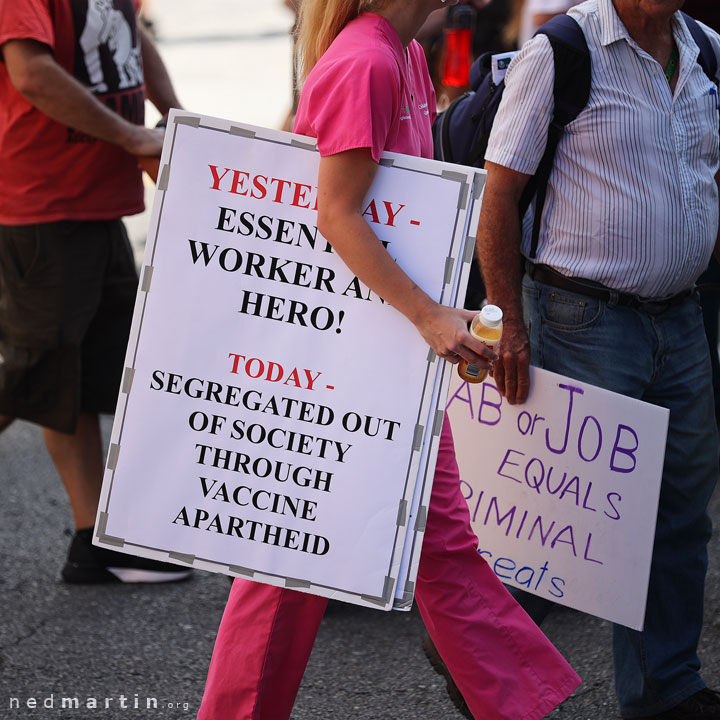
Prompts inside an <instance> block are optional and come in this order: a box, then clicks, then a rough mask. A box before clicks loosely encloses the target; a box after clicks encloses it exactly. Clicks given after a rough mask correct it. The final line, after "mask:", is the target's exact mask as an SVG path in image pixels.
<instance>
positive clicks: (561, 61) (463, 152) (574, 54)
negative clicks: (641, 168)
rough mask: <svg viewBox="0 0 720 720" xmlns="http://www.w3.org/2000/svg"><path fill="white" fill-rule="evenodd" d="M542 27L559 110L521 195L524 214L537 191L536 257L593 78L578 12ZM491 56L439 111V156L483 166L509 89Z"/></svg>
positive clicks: (710, 56)
mask: <svg viewBox="0 0 720 720" xmlns="http://www.w3.org/2000/svg"><path fill="white" fill-rule="evenodd" d="M682 14H683V17H684V18H685V22H686V23H687V26H688V29H689V30H690V32H691V34H692V36H693V39H694V40H695V43H696V44H697V46H698V47H699V48H700V56H699V57H698V62H699V64H700V66H701V67H702V69H703V70H704V72H705V74H706V75H707V76H708V77H709V78H710V80H712V82H713V83H714V82H715V76H716V74H717V68H718V65H717V57H716V56H715V53H714V51H713V48H712V45H711V44H710V40H709V39H708V37H707V35H706V34H705V32H704V31H703V30H702V28H701V27H700V26H699V25H698V23H697V22H696V21H695V20H693V18H691V17H690V16H689V15H686V14H685V13H682ZM540 33H542V34H543V35H547V37H548V40H549V41H550V45H551V47H552V49H553V59H554V62H555V85H554V90H553V95H554V103H555V110H554V113H553V117H552V120H551V122H550V127H549V130H548V141H547V146H546V147H545V152H544V153H543V156H542V159H541V161H540V165H539V166H538V169H537V172H536V173H535V175H533V177H532V178H531V179H530V181H529V182H528V184H527V186H526V187H525V191H524V192H523V195H522V198H521V199H520V217H524V216H525V212H526V211H527V209H528V207H529V206H530V202H531V201H532V199H533V197H535V196H537V200H536V203H535V217H534V218H533V232H532V240H531V246H530V257H531V258H534V257H535V254H536V252H537V244H538V238H539V236H540V224H541V220H542V209H543V207H544V204H545V194H546V190H547V183H548V179H549V177H550V172H551V170H552V166H553V162H554V158H555V151H556V149H557V145H558V142H559V141H560V138H561V137H562V134H563V132H564V129H565V126H566V125H567V124H568V123H569V122H571V121H572V120H574V119H575V118H576V117H577V116H578V115H579V114H580V112H581V111H582V109H583V108H584V107H585V106H586V105H587V102H588V100H589V98H590V83H591V65H590V52H589V51H588V47H587V42H586V40H585V35H584V34H583V32H582V29H581V28H580V26H579V25H578V23H577V22H576V21H575V20H573V18H571V17H570V16H569V15H557V16H555V17H554V18H551V19H550V20H549V21H548V22H546V23H545V24H544V25H543V26H542V27H541V28H540V29H539V30H538V31H537V33H536V34H540ZM490 62H491V54H490V53H485V54H483V55H481V56H480V57H479V58H478V59H477V60H476V61H475V62H474V63H473V65H472V68H471V69H470V87H471V88H472V91H470V92H467V93H465V94H464V95H461V96H460V97H459V98H456V99H455V100H454V101H453V102H452V103H451V104H450V106H449V107H448V108H447V110H445V111H444V112H442V113H440V114H438V116H437V118H436V119H435V123H434V125H433V143H434V157H435V159H436V160H443V161H445V162H454V163H459V164H461V165H471V166H473V167H479V168H482V167H483V166H484V164H485V152H486V150H487V146H488V140H489V138H490V131H491V130H492V124H493V121H494V120H495V115H496V113H497V109H498V106H499V105H500V100H501V99H502V95H503V91H504V89H505V83H504V82H500V83H499V84H498V85H495V84H494V83H493V80H492V73H491V72H490ZM474 264H475V263H473V265H474ZM478 278H479V273H478V272H477V269H476V268H473V270H472V275H471V280H470V282H471V286H472V284H473V283H474V282H475V283H476V282H477V279H478ZM471 294H472V287H469V288H468V299H467V300H466V306H470V305H471V306H473V307H479V305H478V302H477V299H473V300H472V301H471V300H470V296H471ZM482 299H483V298H480V300H482Z"/></svg>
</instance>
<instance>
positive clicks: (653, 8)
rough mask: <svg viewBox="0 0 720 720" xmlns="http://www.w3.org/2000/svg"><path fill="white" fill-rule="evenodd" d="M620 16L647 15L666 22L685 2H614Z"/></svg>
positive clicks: (669, 0)
mask: <svg viewBox="0 0 720 720" xmlns="http://www.w3.org/2000/svg"><path fill="white" fill-rule="evenodd" d="M613 2H614V3H615V7H616V9H617V11H618V13H619V14H620V15H623V14H624V13H630V14H632V15H641V16H642V15H645V16H646V17H647V18H648V19H651V20H659V21H662V20H666V19H667V18H670V17H671V16H672V14H673V13H675V12H676V11H677V10H679V9H680V8H681V7H682V6H683V5H684V4H685V0H613Z"/></svg>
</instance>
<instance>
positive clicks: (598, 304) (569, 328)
mask: <svg viewBox="0 0 720 720" xmlns="http://www.w3.org/2000/svg"><path fill="white" fill-rule="evenodd" d="M539 302H540V314H541V317H542V320H543V323H544V324H546V325H549V326H550V327H554V328H556V329H558V330H563V331H565V332H576V331H578V330H586V329H587V328H590V327H592V326H593V325H595V324H596V323H597V322H598V320H599V319H600V317H601V316H602V314H603V311H604V309H605V303H604V302H602V301H601V300H598V299H597V298H590V297H586V296H584V295H577V294H575V293H571V292H566V291H564V290H556V289H555V288H548V289H547V291H545V292H543V293H541V295H540V299H539Z"/></svg>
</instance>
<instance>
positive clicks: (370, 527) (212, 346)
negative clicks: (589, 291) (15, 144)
mask: <svg viewBox="0 0 720 720" xmlns="http://www.w3.org/2000/svg"><path fill="white" fill-rule="evenodd" d="M318 163H319V156H318V154H317V152H316V151H315V145H314V142H313V141H311V140H310V139H308V138H302V137H299V136H293V135H290V134H287V133H279V132H276V131H272V130H265V129H261V128H253V127H249V126H243V125H239V124H236V123H231V122H229V121H224V120H217V119H214V118H206V117H200V116H194V115H188V114H187V113H174V114H173V115H171V118H170V122H169V125H168V136H167V138H166V143H165V147H164V150H163V157H162V161H161V174H160V180H159V182H158V193H157V198H156V202H155V205H154V208H153V216H152V222H151V233H150V237H149V244H148V249H147V252H146V257H145V262H144V267H143V273H142V277H141V288H140V292H139V294H138V301H137V305H136V312H135V316H134V319H133V329H132V333H131V341H130V346H129V349H128V356H127V361H126V366H127V367H126V372H125V376H124V380H123V388H122V392H121V395H120V398H119V403H118V412H117V415H116V420H115V424H114V426H113V432H112V439H111V448H110V453H109V457H108V464H107V470H106V475H105V481H104V484H103V494H102V498H101V503H100V510H99V514H98V524H97V530H96V542H98V543H99V544H102V545H106V546H109V547H114V548H118V549H121V550H124V551H127V552H131V553H134V554H138V555H142V556H147V557H154V558H159V559H168V558H171V559H174V560H176V561H179V562H185V563H187V564H191V565H193V566H195V567H199V568H206V569H211V570H216V571H221V572H226V573H229V574H235V575H240V576H245V577H251V578H253V579H257V580H261V581H263V582H270V583H273V584H278V585H284V586H288V587H293V588H297V589H301V590H307V591H310V592H314V593H317V594H322V595H326V596H331V597H340V598H342V599H345V600H349V601H352V602H358V603H361V604H367V605H370V606H377V607H383V608H385V609H389V608H390V607H392V604H393V598H394V595H395V591H396V585H397V581H398V577H399V575H400V564H401V558H402V554H403V547H404V545H405V542H406V539H407V537H406V536H407V535H408V533H410V535H413V534H414V533H416V532H421V531H422V528H417V527H416V525H417V523H414V522H413V523H411V522H409V515H410V513H409V510H410V507H411V504H412V500H413V497H414V496H415V489H416V484H417V481H418V474H419V472H420V470H421V456H422V448H423V445H424V444H425V445H428V446H429V447H432V444H433V443H434V442H436V441H437V437H438V434H439V427H438V424H437V417H438V413H437V402H438V397H439V396H438V394H437V392H436V389H437V387H438V386H439V385H441V384H442V379H443V378H447V372H446V370H445V368H444V363H441V362H439V361H438V359H437V358H436V357H435V356H434V354H433V353H431V352H430V353H429V352H428V347H427V346H426V345H425V343H424V341H423V340H422V338H421V337H420V335H419V334H418V333H417V331H416V330H415V328H414V327H413V326H412V325H411V324H410V323H409V322H408V321H407V320H406V319H405V318H404V317H402V316H401V315H400V313H398V312H397V311H396V310H394V309H393V308H391V307H390V306H388V305H387V304H386V303H384V301H383V300H382V299H381V298H379V297H377V296H376V295H375V294H374V293H372V292H371V291H370V290H369V289H368V288H367V287H365V286H364V285H363V284H362V283H361V282H360V281H359V280H358V279H357V278H356V277H355V276H354V275H353V273H352V272H350V270H349V269H348V268H347V267H346V266H345V265H344V263H343V262H342V261H341V260H340V259H339V258H338V257H337V255H336V254H335V253H334V252H333V250H332V248H331V247H330V246H329V244H328V243H327V242H326V241H325V239H324V238H323V237H322V236H321V235H320V234H319V233H318V232H317V228H316V209H317V208H316V201H317V189H316V180H317V170H318ZM480 189H481V179H480V175H478V174H477V173H476V172H475V171H473V170H471V169H467V170H464V169H457V168H455V169H452V170H451V169H450V167H449V166H447V165H443V164H440V163H434V162H432V161H427V160H422V159H417V158H409V157H405V156H399V155H391V154H387V155H386V156H384V159H383V161H382V163H381V167H380V169H379V171H378V175H377V178H376V181H375V182H374V184H373V186H372V188H371V191H370V193H369V194H368V198H367V200H366V208H365V211H364V216H365V218H366V219H367V220H368V222H369V223H370V224H371V225H372V227H373V228H374V229H375V231H376V233H377V235H378V237H379V238H380V240H381V241H382V242H383V243H384V244H385V245H386V247H387V248H388V251H389V252H390V254H391V255H392V256H393V257H394V258H395V259H396V260H397V262H398V263H399V264H400V265H401V266H402V267H403V269H404V270H405V271H406V272H407V273H408V274H409V275H410V276H411V277H412V278H413V279H414V280H415V282H417V284H418V285H419V286H420V287H422V288H423V289H424V290H425V291H426V292H428V294H429V295H431V296H432V297H433V298H435V299H436V300H438V301H441V302H445V303H448V304H451V303H452V302H453V301H454V298H455V296H456V295H457V292H458V282H459V278H460V275H461V273H460V272H459V267H460V265H461V263H462V262H463V261H466V260H467V259H468V258H467V255H466V253H465V247H466V246H467V243H466V239H467V234H468V225H469V222H470V217H471V214H472V212H473V207H474V201H475V200H476V199H477V197H478V195H479V191H480ZM430 199H431V200H432V202H428V201H429V200H430ZM430 457H431V458H432V453H430Z"/></svg>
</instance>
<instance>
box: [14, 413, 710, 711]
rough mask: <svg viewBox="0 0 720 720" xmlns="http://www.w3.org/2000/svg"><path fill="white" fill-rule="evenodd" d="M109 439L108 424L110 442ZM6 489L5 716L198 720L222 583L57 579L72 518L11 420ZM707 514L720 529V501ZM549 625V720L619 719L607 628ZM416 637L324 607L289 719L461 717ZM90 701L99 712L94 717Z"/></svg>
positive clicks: (379, 615)
mask: <svg viewBox="0 0 720 720" xmlns="http://www.w3.org/2000/svg"><path fill="white" fill-rule="evenodd" d="M109 429H110V422H109V419H108V420H107V421H106V422H105V423H104V430H105V435H106V437H107V436H108V435H109ZM0 488H1V492H2V502H1V503H0V561H1V563H2V564H1V565H0V567H2V574H1V575H0V601H1V603H2V604H1V606H0V607H1V608H2V609H1V611H0V612H1V613H2V615H1V617H2V621H1V622H0V720H6V719H8V720H9V719H11V718H12V719H17V720H26V719H27V720H33V719H34V718H37V719H38V720H40V719H43V720H44V719H45V718H52V719H53V720H76V719H77V720H85V719H86V718H102V719H103V720H128V719H130V718H132V719H133V720H134V719H135V718H148V720H155V719H157V720H160V719H161V718H162V719H165V718H167V719H172V720H176V719H177V718H193V717H194V716H195V712H196V711H197V708H198V705H199V702H200V698H201V697H202V691H203V685H204V681H205V675H206V672H207V667H208V662H209V660H210V655H211V652H212V647H213V642H214V638H215V633H216V630H217V626H218V623H219V621H220V617H221V614H222V610H223V607H224V604H225V599H226V597H227V593H228V589H229V582H228V580H227V578H225V577H224V576H220V575H211V574H207V573H196V575H195V577H194V578H193V579H192V580H191V581H189V582H186V583H179V584H172V585H164V586H144V587H142V586H135V587H133V586H129V585H126V586H125V585H112V586H99V587H81V586H68V585H64V584H63V583H61V582H60V580H59V570H60V567H61V566H62V563H63V562H64V559H65V554H66V552H67V546H68V543H69V533H70V528H71V527H72V519H71V516H70V511H69V508H68V506H67V502H66V499H65V495H64V491H63V489H62V485H61V483H60V481H59V479H58V478H57V476H56V474H55V471H54V469H53V467H52V464H51V463H50V460H49V458H48V456H47V453H46V451H45V448H44V445H43V442H42V436H41V433H40V430H39V429H38V428H37V427H35V426H32V425H29V424H27V423H22V422H17V423H15V424H14V425H12V426H11V427H10V428H9V429H8V430H7V431H6V432H5V433H4V434H3V435H2V436H0ZM712 511H713V516H714V519H715V522H716V524H717V523H718V522H719V521H720V493H716V495H715V498H714V501H713V505H712ZM719 538H720V535H719V534H718V533H716V534H715V536H714V538H713V541H712V545H711V547H710V558H711V569H710V574H709V578H708V587H707V601H706V624H705V631H704V634H703V639H702V643H701V653H702V657H703V660H704V663H705V667H704V675H705V679H706V681H707V682H708V684H709V685H711V686H714V687H716V688H717V687H720V642H719V639H720V612H719V609H720V539H719ZM544 629H545V631H546V633H547V634H548V636H549V637H550V639H551V640H552V641H553V642H554V643H555V644H556V645H557V647H558V648H559V649H560V651H561V652H562V653H563V654H564V655H565V656H566V657H567V658H568V660H569V661H570V662H571V664H572V665H573V667H574V668H575V669H576V670H577V672H578V673H579V674H580V676H581V677H582V678H583V684H582V686H581V687H580V688H579V689H578V691H577V692H576V693H575V694H574V695H573V696H572V697H571V698H570V699H569V700H567V701H566V702H565V703H564V704H563V705H562V706H561V707H560V708H558V709H557V710H555V711H554V712H553V713H552V714H551V715H550V716H549V717H552V718H563V720H607V719H609V718H614V717H616V716H617V712H616V706H615V699H614V693H613V680H612V660H611V655H610V624H609V623H607V622H605V621H602V620H598V619H597V618H593V617H590V616H587V615H583V614H581V613H578V612H574V611H570V610H566V609H559V610H557V611H556V612H555V614H554V615H551V616H550V618H549V619H548V621H547V623H546V625H545V627H544ZM422 634H423V625H422V621H421V619H420V616H419V614H418V612H417V611H416V610H414V611H413V612H411V613H409V614H408V613H399V612H392V613H383V612H379V611H377V610H369V609H363V608H358V607H355V606H351V605H344V604H341V603H331V604H330V606H329V609H328V612H327V614H326V617H325V619H324V621H323V624H322V627H321V629H320V633H319V636H318V639H317V642H316V644H315V649H314V650H313V654H312V656H311V658H310V663H309V665H308V668H307V672H306V674H305V679H304V681H303V684H302V687H301V688H300V693H299V696H298V699H297V703H296V706H295V711H294V713H293V718H294V720H310V719H311V718H312V719H313V720H323V719H332V720H334V719H338V720H351V719H352V720H411V719H412V720H416V719H417V718H424V719H425V720H445V719H448V720H450V719H451V718H455V717H458V718H459V717H460V716H459V715H458V714H457V713H456V711H455V708H454V706H453V705H452V704H451V703H450V701H449V700H448V699H447V697H446V696H445V693H444V684H443V682H442V681H441V679H440V678H439V677H438V676H437V675H436V674H435V673H434V672H433V671H432V670H431V668H430V666H429V664H428V663H427V661H426V660H425V657H424V655H423V652H422V649H421V638H422ZM478 681H479V682H482V678H479V679H478ZM63 698H71V699H73V698H77V699H78V703H79V705H80V708H81V709H78V710H75V709H65V710H62V709H61V708H60V704H61V702H62V699H63ZM148 700H150V701H151V708H150V709H147V707H146V706H147V701H148ZM153 700H155V701H157V709H155V708H154V707H152V701H153ZM33 701H34V702H35V703H36V707H32V705H33ZM28 702H30V705H28ZM93 704H96V705H97V709H92V707H91V708H90V709H88V705H89V706H92V705H93ZM136 704H137V705H138V706H139V707H138V708H137V709H136V708H135V705H136ZM16 705H19V706H20V707H19V709H15V706H16ZM123 705H124V706H125V707H123ZM106 706H107V707H106ZM82 708H84V709H82ZM218 720H224V719H223V718H218Z"/></svg>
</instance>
